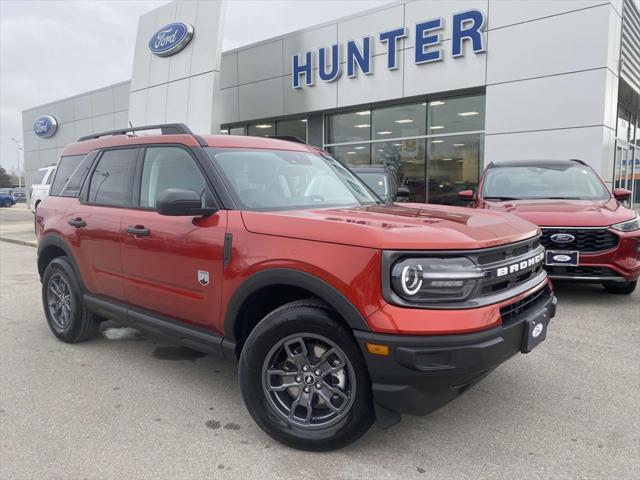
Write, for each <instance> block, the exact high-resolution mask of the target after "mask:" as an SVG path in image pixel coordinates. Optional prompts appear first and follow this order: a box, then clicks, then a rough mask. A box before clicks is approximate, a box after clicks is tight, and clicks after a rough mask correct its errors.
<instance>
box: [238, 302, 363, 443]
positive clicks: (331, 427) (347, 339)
mask: <svg viewBox="0 0 640 480" xmlns="http://www.w3.org/2000/svg"><path fill="white" fill-rule="evenodd" d="M305 335H306V337H305V338H309V339H310V341H311V342H312V344H311V346H312V351H313V352H316V351H317V349H319V348H320V349H321V348H322V347H321V346H319V345H325V346H326V345H329V346H330V348H328V349H326V350H325V351H324V353H327V354H328V353H329V350H332V351H335V352H337V353H339V355H340V358H343V360H344V361H343V362H342V365H344V369H343V370H342V371H341V372H338V373H336V374H335V376H334V373H333V370H334V369H339V368H340V366H337V365H340V362H341V361H342V360H340V359H339V358H338V357H337V356H336V357H334V358H333V359H332V360H330V357H329V356H326V358H325V361H324V362H320V361H318V358H317V357H314V354H313V353H311V354H310V355H309V356H308V357H307V363H309V365H312V370H311V372H316V371H318V370H316V369H318V368H319V367H320V366H321V364H322V365H327V366H331V365H333V367H332V368H331V373H328V374H327V375H326V376H325V377H322V375H321V376H318V377H316V380H317V381H318V383H315V382H316V380H314V381H313V382H312V383H306V384H305V382H306V381H307V375H305V377H304V380H302V381H301V382H300V381H299V378H302V377H295V380H293V378H294V377H292V380H293V381H296V382H298V384H299V385H300V387H292V388H294V389H295V388H297V390H296V391H295V392H296V393H293V394H292V393H291V388H289V389H287V390H286V391H282V392H278V393H277V395H284V396H285V397H286V395H290V399H291V402H292V405H293V404H296V400H294V397H296V398H297V399H298V401H300V397H301V396H302V395H303V393H302V392H303V390H304V388H303V387H305V385H311V389H313V388H316V386H318V385H320V387H319V388H318V389H317V390H312V391H311V394H310V395H308V398H310V399H311V400H310V404H311V405H312V406H313V404H314V402H315V404H316V406H317V408H316V410H317V411H318V412H323V411H324V412H327V411H328V410H329V409H328V407H327V408H324V409H323V407H322V405H327V403H326V402H325V400H326V397H322V398H321V395H327V394H329V397H331V398H332V399H338V400H341V397H339V396H337V395H335V394H334V393H330V392H335V391H336V390H341V391H343V390H342V389H345V390H346V389H347V388H348V389H349V390H350V392H349V394H348V395H345V396H347V397H348V400H344V402H345V403H344V405H343V404H342V402H340V405H339V407H340V408H343V411H342V413H335V412H333V411H330V412H329V413H328V414H326V415H325V417H324V418H329V420H326V421H325V424H326V425H323V424H316V425H306V426H300V425H297V424H296V423H295V421H291V420H290V417H289V418H287V416H286V414H283V411H282V408H286V407H281V409H280V411H279V410H278V407H277V403H276V401H274V400H273V398H274V397H273V395H276V392H268V391H267V388H268V387H267V380H266V377H267V374H266V371H268V370H265V369H268V368H269V367H268V365H270V363H269V362H270V360H271V358H272V354H273V352H274V351H276V352H278V348H279V345H280V344H281V342H292V343H293V342H294V341H295V339H297V338H298V336H300V338H302V337H303V336H305ZM289 339H293V340H289ZM313 342H318V343H315V344H314V343H313ZM336 347H337V348H336ZM286 348H287V347H285V346H282V347H281V349H282V352H283V353H284V356H282V357H281V358H284V362H285V363H286V362H290V364H291V365H292V364H293V363H294V362H293V361H292V360H291V359H292V358H294V357H293V356H291V355H288V353H290V350H287V349H286ZM274 355H277V353H276V354H274ZM323 357H324V355H323ZM323 357H320V359H322V358H323ZM314 359H315V361H316V362H317V363H315V364H314ZM329 362H333V363H332V364H329ZM296 363H297V362H296ZM272 368H276V367H272ZM238 370H239V377H240V388H241V390H242V397H243V398H244V402H245V405H246V407H247V409H248V410H249V413H250V414H251V416H252V417H253V419H254V420H255V421H256V423H257V424H258V425H259V426H260V428H262V430H264V431H265V432H266V433H267V434H268V435H269V436H271V437H272V438H274V439H275V440H277V441H279V442H281V443H283V444H285V445H288V446H289V447H292V448H296V449H300V450H310V451H328V450H334V449H338V448H341V447H344V446H345V445H348V444H350V443H352V442H354V441H355V440H357V439H358V438H360V437H361V436H362V435H364V434H365V433H366V432H367V430H369V427H371V424H372V423H373V421H374V414H373V406H372V398H371V380H370V378H369V374H368V372H367V368H366V365H365V363H364V359H363V357H362V353H361V352H360V349H359V347H358V345H357V344H356V342H355V340H354V339H353V335H352V333H351V331H350V330H349V329H348V328H347V327H346V326H345V325H344V324H343V323H342V322H341V321H340V319H339V317H338V316H337V314H336V312H335V311H333V310H332V309H331V308H329V307H328V306H327V305H326V304H323V303H321V302H315V301H313V300H302V301H295V302H291V303H288V304H286V305H283V306H282V307H280V308H278V309H276V310H274V311H273V312H271V313H270V314H269V315H267V316H266V317H265V318H264V319H263V320H262V321H261V322H260V323H259V324H258V325H257V326H256V327H255V329H254V330H253V331H252V332H251V334H250V335H249V338H248V339H247V341H246V343H245V345H244V348H243V350H242V354H241V356H240V364H239V367H238ZM293 375H297V374H293ZM338 375H339V376H341V379H340V378H338V379H336V376H338ZM308 376H309V377H313V375H308ZM283 378H284V376H283ZM336 381H339V383H338V384H336V383H335V382H336ZM321 382H322V383H321ZM325 382H327V383H325ZM282 383H283V384H284V381H283V382H282ZM340 383H343V386H342V387H341V386H340ZM287 385H289V383H287ZM322 385H325V388H326V389H325V390H324V391H321V390H320V389H321V388H322ZM305 388H306V387H305ZM336 393H340V392H336ZM329 402H330V403H332V406H333V407H334V408H335V405H334V404H333V402H331V401H329ZM296 405H297V406H294V407H293V410H294V417H295V412H296V409H297V408H301V407H300V405H299V404H296ZM302 408H304V407H302ZM290 410H291V409H290ZM331 410H333V409H331ZM307 411H309V408H307ZM331 415H334V417H333V419H331V418H332V417H331ZM307 416H311V418H312V419H313V414H309V415H307ZM319 416H320V417H322V415H319ZM331 422H333V423H331Z"/></svg>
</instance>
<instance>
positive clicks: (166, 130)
mask: <svg viewBox="0 0 640 480" xmlns="http://www.w3.org/2000/svg"><path fill="white" fill-rule="evenodd" d="M144 130H160V132H161V133H162V135H179V134H184V135H191V136H193V137H195V135H194V134H193V132H192V131H191V130H190V129H189V127H187V126H186V125H185V124H184V123H165V124H161V125H147V126H144V127H130V128H119V129H117V130H109V131H107V132H101V133H92V134H91V135H85V136H84V137H80V138H79V139H78V142H84V141H85V140H93V139H96V138H100V137H107V136H109V135H124V134H126V133H129V132H134V133H135V132H141V131H144Z"/></svg>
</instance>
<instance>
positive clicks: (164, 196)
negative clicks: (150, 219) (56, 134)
mask: <svg viewBox="0 0 640 480" xmlns="http://www.w3.org/2000/svg"><path fill="white" fill-rule="evenodd" d="M156 210H157V211H158V213H159V214H160V215H169V216H173V217H178V216H200V215H212V214H214V213H216V212H217V211H218V209H216V208H213V207H203V206H202V199H201V198H200V195H199V194H198V193H196V192H194V191H193V190H185V189H182V188H167V189H165V190H162V191H161V192H160V193H159V194H158V197H157V198H156Z"/></svg>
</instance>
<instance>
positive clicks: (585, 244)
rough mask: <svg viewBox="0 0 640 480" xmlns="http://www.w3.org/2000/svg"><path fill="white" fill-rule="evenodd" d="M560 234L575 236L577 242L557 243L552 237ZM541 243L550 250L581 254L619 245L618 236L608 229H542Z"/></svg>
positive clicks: (609, 248)
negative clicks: (575, 251)
mask: <svg viewBox="0 0 640 480" xmlns="http://www.w3.org/2000/svg"><path fill="white" fill-rule="evenodd" d="M558 233H560V234H562V233H565V234H569V235H573V237H574V238H575V240H573V241H571V242H568V243H556V242H554V241H553V240H552V239H551V237H552V236H553V235H556V234H558ZM540 241H541V242H542V245H544V248H546V249H548V250H577V251H579V252H581V253H594V252H602V251H605V250H611V249H612V248H615V247H616V246H617V245H618V236H617V235H616V234H615V233H612V232H610V231H609V230H607V229H606V228H542V237H541V239H540Z"/></svg>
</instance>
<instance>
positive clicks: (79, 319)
mask: <svg viewBox="0 0 640 480" xmlns="http://www.w3.org/2000/svg"><path fill="white" fill-rule="evenodd" d="M64 285H66V288H64ZM61 286H62V287H61ZM54 287H55V288H54ZM56 291H58V292H61V293H62V297H64V301H61V300H60V299H61V295H58V294H56ZM67 292H68V293H67ZM51 302H55V303H56V305H60V302H62V304H63V307H61V308H60V309H56V308H55V306H54V307H50V303H51ZM42 306H43V308H44V314H45V317H46V319H47V323H48V324H49V328H50V329H51V331H52V332H53V334H54V335H55V336H56V337H58V338H59V339H60V340H62V341H63V342H67V343H78V342H83V341H85V340H88V339H90V338H92V337H94V336H96V335H97V333H98V331H99V330H100V321H99V320H98V319H97V318H96V317H94V316H93V315H92V314H91V313H90V312H89V311H88V310H87V309H86V308H85V306H84V304H83V302H82V290H81V288H80V284H79V282H78V279H77V277H76V273H75V271H74V270H73V267H72V266H71V264H70V263H69V260H68V259H67V257H64V256H61V257H56V258H54V259H53V260H52V261H51V263H49V265H47V268H46V270H45V272H44V275H43V276H42ZM58 312H64V314H62V313H60V314H59V313H58ZM60 316H64V320H62V319H60V318H58V317H60Z"/></svg>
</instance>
